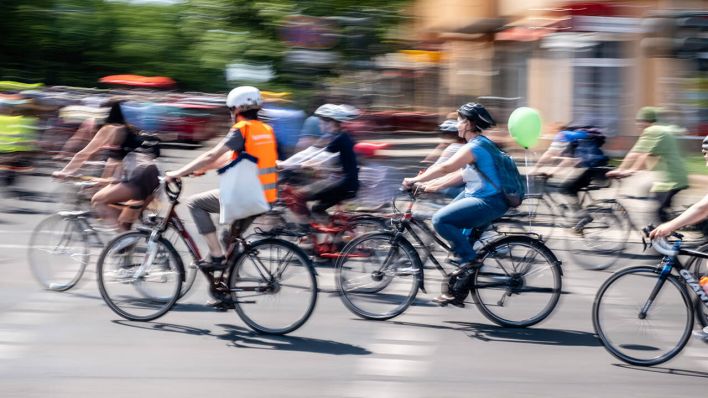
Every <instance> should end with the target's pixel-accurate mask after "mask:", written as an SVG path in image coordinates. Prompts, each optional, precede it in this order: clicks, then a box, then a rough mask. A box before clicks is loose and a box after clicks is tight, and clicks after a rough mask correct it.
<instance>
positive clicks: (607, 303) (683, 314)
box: [592, 225, 708, 366]
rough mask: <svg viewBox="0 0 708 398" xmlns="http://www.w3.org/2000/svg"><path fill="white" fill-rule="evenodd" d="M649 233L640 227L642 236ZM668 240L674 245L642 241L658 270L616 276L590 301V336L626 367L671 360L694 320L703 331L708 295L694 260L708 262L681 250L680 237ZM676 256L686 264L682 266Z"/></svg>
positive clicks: (639, 269) (701, 255) (694, 252)
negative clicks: (656, 260)
mask: <svg viewBox="0 0 708 398" xmlns="http://www.w3.org/2000/svg"><path fill="white" fill-rule="evenodd" d="M653 229H654V226H651V225H650V226H648V227H646V228H644V229H643V233H644V236H647V237H648V236H649V232H651V231H652V230H653ZM671 236H672V237H673V238H676V240H674V241H673V242H668V241H667V240H666V239H665V238H661V239H655V240H653V241H651V242H649V244H647V242H646V240H645V239H644V238H643V239H642V241H643V243H644V247H645V249H646V248H647V247H648V246H649V245H650V246H653V248H654V249H655V250H656V251H657V252H659V253H660V254H662V255H663V258H662V259H661V262H660V263H659V265H657V266H653V267H652V266H636V267H629V268H625V269H623V270H620V271H617V272H616V273H615V274H613V275H612V276H611V277H610V278H609V279H607V280H606V281H605V283H603V284H602V286H600V289H599V290H598V292H597V295H596V296H595V301H594V303H593V309H592V321H593V327H594V328H595V333H597V335H598V337H599V338H600V341H601V342H602V344H603V346H604V347H605V348H606V349H607V351H608V352H609V353H610V354H612V355H613V356H614V357H615V358H617V359H620V360H621V361H624V362H627V363H629V364H632V365H637V366H653V365H658V364H661V363H664V362H666V361H668V360H670V359H672V358H673V357H675V356H676V355H677V354H678V353H679V352H681V350H682V349H683V348H684V347H685V346H686V343H687V342H688V339H689V338H690V336H691V331H692V330H693V326H694V318H695V317H696V316H697V317H698V319H699V322H700V324H701V325H703V326H706V324H707V323H708V312H707V311H706V310H707V309H708V294H706V293H705V292H704V291H703V288H702V287H701V286H700V285H699V283H698V280H699V279H700V275H701V274H699V273H698V272H699V271H700V267H701V262H700V261H698V262H697V261H695V260H696V259H699V258H700V259H706V258H708V252H702V251H698V250H690V249H685V248H683V247H682V244H683V241H682V239H683V235H682V234H680V233H673V234H672V235H671ZM703 249H704V250H708V245H706V246H703ZM679 255H688V256H691V257H692V260H691V262H690V263H689V264H687V266H685V267H684V266H683V264H681V261H679V259H678V257H677V256H679ZM674 271H675V272H674ZM704 271H705V270H703V271H700V272H704ZM688 288H690V289H688ZM689 290H691V291H692V292H693V294H694V295H695V298H694V300H693V301H692V300H691V297H690V295H689V293H688V291H689Z"/></svg>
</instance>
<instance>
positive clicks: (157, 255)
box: [96, 231, 184, 321]
mask: <svg viewBox="0 0 708 398" xmlns="http://www.w3.org/2000/svg"><path fill="white" fill-rule="evenodd" d="M96 272H97V274H98V287H99V290H100V291H101V296H102V297H103V300H104V301H105V302H106V304H108V306H109V307H110V308H111V309H112V310H113V311H114V312H115V313H116V314H118V315H120V316H122V317H123V318H126V319H129V320H131V321H151V320H153V319H157V318H159V317H161V316H162V315H164V314H165V313H167V311H169V310H170V309H171V308H172V306H173V305H174V304H175V303H176V302H177V300H178V299H179V297H180V292H181V287H182V279H183V277H184V269H183V266H182V259H181V258H180V257H179V254H178V253H177V251H176V250H175V249H174V247H172V244H171V243H170V242H168V241H167V240H165V239H160V240H158V241H156V242H154V243H153V242H150V232H143V231H138V232H127V233H124V234H121V235H118V236H117V237H116V238H115V239H113V240H112V241H110V242H109V243H108V244H107V245H106V248H105V249H104V250H103V252H101V256H100V257H99V259H98V264H97V267H96Z"/></svg>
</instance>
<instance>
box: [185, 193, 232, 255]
mask: <svg viewBox="0 0 708 398" xmlns="http://www.w3.org/2000/svg"><path fill="white" fill-rule="evenodd" d="M187 207H188V208H189V212H190V213H192V218H193V219H194V223H195V224H197V231H199V234H200V235H202V236H203V237H204V240H205V241H206V242H207V246H209V255H211V257H212V258H220V257H223V256H224V251H223V249H222V248H221V245H220V244H219V238H218V237H217V236H216V226H215V225H214V221H212V219H211V214H212V213H218V212H219V209H220V203H219V190H218V189H214V190H211V191H207V192H203V193H200V194H197V195H194V196H192V197H190V198H189V199H188V200H187Z"/></svg>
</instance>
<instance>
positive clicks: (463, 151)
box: [403, 146, 476, 186]
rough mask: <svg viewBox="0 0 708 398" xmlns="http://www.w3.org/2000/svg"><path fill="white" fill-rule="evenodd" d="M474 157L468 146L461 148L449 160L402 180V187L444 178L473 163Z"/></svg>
mask: <svg viewBox="0 0 708 398" xmlns="http://www.w3.org/2000/svg"><path fill="white" fill-rule="evenodd" d="M475 160H476V159H475V157H474V155H472V151H470V150H469V147H468V146H463V147H462V148H460V150H459V151H457V153H456V154H455V155H454V156H453V157H452V158H450V159H448V160H446V161H445V162H443V163H441V164H439V165H434V166H431V167H430V168H429V169H428V170H426V171H425V172H424V173H423V174H420V175H418V176H416V177H413V178H406V179H404V180H403V185H405V186H411V185H412V184H415V183H418V182H425V181H430V180H433V179H435V178H438V177H441V176H444V175H445V174H449V173H452V172H453V171H457V170H460V169H462V168H463V167H465V165H468V164H470V163H474V162H475Z"/></svg>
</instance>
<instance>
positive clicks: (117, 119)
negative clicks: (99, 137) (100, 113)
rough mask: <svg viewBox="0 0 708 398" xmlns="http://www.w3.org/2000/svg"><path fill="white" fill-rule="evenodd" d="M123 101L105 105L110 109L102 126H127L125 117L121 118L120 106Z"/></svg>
mask: <svg viewBox="0 0 708 398" xmlns="http://www.w3.org/2000/svg"><path fill="white" fill-rule="evenodd" d="M122 103H123V101H111V102H109V103H108V104H107V106H110V107H111V109H110V110H109V111H108V116H107V117H106V120H104V121H103V124H127V123H126V122H125V117H124V116H123V111H122V110H121V109H120V105H121V104H122Z"/></svg>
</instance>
